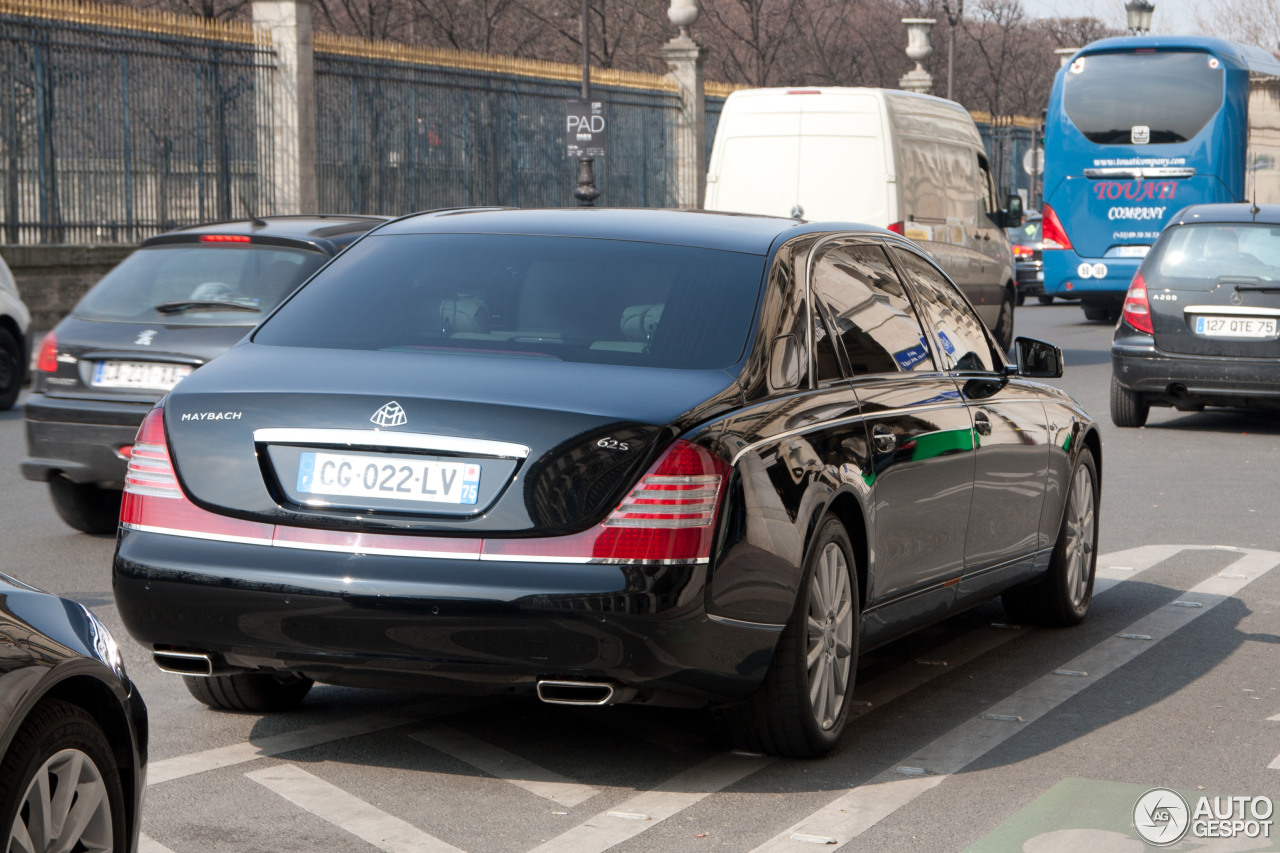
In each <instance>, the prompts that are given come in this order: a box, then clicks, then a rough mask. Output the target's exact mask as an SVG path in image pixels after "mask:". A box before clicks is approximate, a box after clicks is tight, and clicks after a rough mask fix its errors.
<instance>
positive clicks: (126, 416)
mask: <svg viewBox="0 0 1280 853" xmlns="http://www.w3.org/2000/svg"><path fill="white" fill-rule="evenodd" d="M151 407H152V404H151V403H113V402H103V401H98V400H77V399H63V398H58V397H48V396H46V395H44V394H32V395H31V396H30V398H28V400H27V402H26V404H25V406H24V407H23V410H24V417H25V420H26V427H27V458H26V459H23V460H22V476H24V477H26V478H27V479H28V480H39V481H48V480H50V479H52V478H53V477H55V476H58V475H62V476H65V477H67V478H68V479H69V480H72V481H73V482H76V483H94V484H96V485H98V486H101V487H103V488H110V489H120V488H123V487H124V472H125V469H126V468H127V467H128V462H126V461H125V459H124V458H123V457H122V456H121V455H120V454H119V453H118V450H119V448H121V447H122V446H124V445H130V444H133V440H134V438H135V437H136V436H137V434H138V426H139V425H140V424H141V423H142V419H143V418H144V417H145V416H146V414H147V412H148V411H150V410H151Z"/></svg>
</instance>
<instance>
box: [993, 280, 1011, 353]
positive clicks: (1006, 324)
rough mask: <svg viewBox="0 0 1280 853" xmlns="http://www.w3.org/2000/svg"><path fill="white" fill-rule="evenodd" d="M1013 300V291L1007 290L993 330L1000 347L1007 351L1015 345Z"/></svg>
mask: <svg viewBox="0 0 1280 853" xmlns="http://www.w3.org/2000/svg"><path fill="white" fill-rule="evenodd" d="M1013 302H1014V298H1013V291H1011V290H1006V291H1005V292H1004V299H1002V300H1001V301H1000V317H999V318H998V319H997V320H996V327H995V328H994V329H992V330H991V331H992V332H994V333H995V336H996V342H997V343H999V344H1000V349H1002V350H1004V351H1005V352H1008V351H1009V347H1011V346H1013Z"/></svg>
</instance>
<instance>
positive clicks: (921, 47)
mask: <svg viewBox="0 0 1280 853" xmlns="http://www.w3.org/2000/svg"><path fill="white" fill-rule="evenodd" d="M902 23H904V24H906V25H907V58H909V59H913V60H915V63H916V67H915V68H913V69H911V70H910V71H908V72H907V73H906V74H904V75H902V77H901V78H899V80H898V85H899V86H900V87H902V88H903V89H905V90H907V91H908V92H919V93H920V94H922V95H930V94H933V75H932V74H930V73H929V72H928V71H925V70H924V65H923V64H922V63H923V62H924V61H925V60H926V59H928V58H929V55H930V54H931V53H933V46H932V45H930V44H929V32H930V30H932V29H933V25H934V24H936V23H937V20H935V19H934V18H903V19H902Z"/></svg>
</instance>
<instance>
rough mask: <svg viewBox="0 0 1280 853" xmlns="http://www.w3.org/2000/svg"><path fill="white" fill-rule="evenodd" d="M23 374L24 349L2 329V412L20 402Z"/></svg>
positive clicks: (0, 363)
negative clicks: (19, 393)
mask: <svg viewBox="0 0 1280 853" xmlns="http://www.w3.org/2000/svg"><path fill="white" fill-rule="evenodd" d="M22 372H23V371H22V349H21V348H20V347H19V346H18V342H17V341H15V340H14V339H13V335H11V334H9V332H8V330H6V329H0V412H3V411H5V410H6V409H12V408H13V404H14V403H16V402H18V392H19V391H21V390H22Z"/></svg>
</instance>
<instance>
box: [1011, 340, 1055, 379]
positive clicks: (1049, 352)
mask: <svg viewBox="0 0 1280 853" xmlns="http://www.w3.org/2000/svg"><path fill="white" fill-rule="evenodd" d="M1013 349H1014V353H1015V354H1016V358H1017V363H1018V375H1019V376H1025V377H1027V378H1028V379H1057V378H1058V377H1060V376H1062V369H1063V367H1065V366H1066V365H1065V362H1063V360H1062V349H1061V348H1060V347H1055V346H1054V345H1053V344H1047V343H1045V342H1044V341H1037V340H1035V339H1033V338H1018V339H1016V340H1015V341H1014V342H1013Z"/></svg>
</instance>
